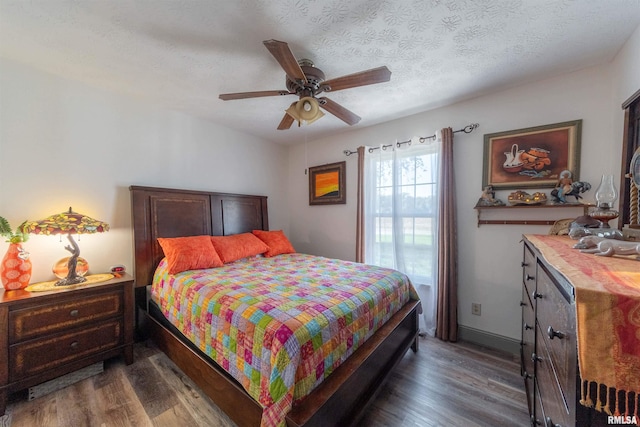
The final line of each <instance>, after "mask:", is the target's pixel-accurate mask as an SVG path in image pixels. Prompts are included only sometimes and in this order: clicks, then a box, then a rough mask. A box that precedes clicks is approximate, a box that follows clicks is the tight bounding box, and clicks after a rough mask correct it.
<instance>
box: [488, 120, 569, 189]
mask: <svg viewBox="0 0 640 427" xmlns="http://www.w3.org/2000/svg"><path fill="white" fill-rule="evenodd" d="M581 133H582V120H573V121H569V122H561V123H554V124H550V125H544V126H536V127H530V128H524V129H516V130H510V131H506V132H498V133H491V134H486V135H485V136H484V156H483V157H484V162H483V172H482V188H485V187H487V186H489V185H490V186H493V188H494V189H522V188H540V187H554V186H555V185H556V183H557V181H558V177H559V176H560V173H561V172H562V171H564V170H568V171H570V172H571V175H572V179H573V180H574V181H578V180H579V173H580V139H581Z"/></svg>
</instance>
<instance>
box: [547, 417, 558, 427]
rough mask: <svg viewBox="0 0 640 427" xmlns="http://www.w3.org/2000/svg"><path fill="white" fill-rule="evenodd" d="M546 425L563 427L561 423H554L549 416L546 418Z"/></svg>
mask: <svg viewBox="0 0 640 427" xmlns="http://www.w3.org/2000/svg"><path fill="white" fill-rule="evenodd" d="M544 425H545V427H562V426H561V425H560V424H554V423H553V421H552V420H551V417H547V418H545V419H544Z"/></svg>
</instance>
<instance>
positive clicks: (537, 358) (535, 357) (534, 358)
mask: <svg viewBox="0 0 640 427" xmlns="http://www.w3.org/2000/svg"><path fill="white" fill-rule="evenodd" d="M531 361H532V362H533V363H536V362H542V357H540V356H538V355H537V354H535V353H531Z"/></svg>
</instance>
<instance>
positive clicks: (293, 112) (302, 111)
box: [285, 96, 324, 126]
mask: <svg viewBox="0 0 640 427" xmlns="http://www.w3.org/2000/svg"><path fill="white" fill-rule="evenodd" d="M285 111H286V113H287V114H288V115H290V116H291V117H293V118H294V119H295V120H297V121H298V126H300V125H301V124H302V122H306V123H307V124H308V125H310V124H311V123H313V122H315V121H316V120H318V119H319V118H321V117H323V116H324V113H323V112H322V110H320V105H319V104H318V100H317V99H315V98H313V97H311V96H305V97H304V98H300V100H299V101H298V102H294V103H293V104H291V105H290V106H289V108H287V109H286V110H285Z"/></svg>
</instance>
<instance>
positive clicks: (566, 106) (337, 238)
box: [289, 31, 640, 339]
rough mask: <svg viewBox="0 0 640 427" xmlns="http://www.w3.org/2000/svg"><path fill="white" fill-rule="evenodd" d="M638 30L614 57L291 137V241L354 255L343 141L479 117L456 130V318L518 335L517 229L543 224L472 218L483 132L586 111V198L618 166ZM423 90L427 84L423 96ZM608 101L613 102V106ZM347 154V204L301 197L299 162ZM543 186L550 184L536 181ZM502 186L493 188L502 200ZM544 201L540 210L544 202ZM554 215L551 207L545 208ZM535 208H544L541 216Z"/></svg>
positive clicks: (390, 136) (371, 141) (570, 213)
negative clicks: (302, 141)
mask: <svg viewBox="0 0 640 427" xmlns="http://www.w3.org/2000/svg"><path fill="white" fill-rule="evenodd" d="M638 33H639V31H636V32H635V34H634V36H633V37H632V40H630V41H629V42H628V43H627V45H626V46H625V48H624V49H623V50H622V51H621V53H620V54H619V55H618V57H617V58H616V60H615V61H614V64H615V65H614V64H607V65H604V66H599V67H593V68H590V69H586V70H581V71H577V72H574V73H570V74H567V75H563V76H560V77H556V78H552V79H547V80H544V81H540V82H535V83H531V84H527V85H523V86H520V87H514V88H511V89H508V90H505V91H502V92H497V93H493V94H490V95H486V96H482V97H479V98H476V99H473V100H470V101H466V102H461V103H459V104H456V105H453V106H450V107H446V108H440V109H437V110H434V111H429V112H426V113H422V114H417V115H414V116H410V117H406V118H402V119H399V120H395V121H392V122H388V123H384V124H382V125H378V126H374V127H370V128H364V129H358V130H351V131H348V132H345V133H343V134H341V135H339V136H337V137H332V138H327V139H323V140H317V141H313V142H312V143H308V144H306V146H305V145H298V146H294V147H291V149H290V152H289V177H290V179H289V198H290V203H291V206H292V209H291V217H290V229H291V234H292V236H291V237H292V241H293V244H294V246H296V248H298V249H299V250H300V251H306V252H310V253H315V254H319V255H324V256H329V257H339V258H345V259H352V260H353V259H354V258H355V213H356V206H355V197H356V194H355V190H356V168H357V159H356V157H357V156H355V155H353V156H350V157H345V156H344V154H342V151H343V150H344V149H352V150H355V149H356V148H357V147H358V146H359V145H367V144H368V145H378V144H380V143H389V142H393V141H395V140H406V139H409V138H411V137H412V136H414V135H418V136H427V135H430V134H432V133H433V132H434V130H436V129H438V128H442V127H448V126H451V127H452V128H453V129H454V130H456V129H459V128H462V127H464V126H465V125H467V124H469V123H472V122H477V123H479V124H480V128H479V129H477V130H476V131H474V132H473V133H472V134H469V135H465V134H460V133H458V134H456V135H455V157H456V160H455V162H456V163H455V167H456V184H457V206H458V218H457V221H458V227H459V229H458V230H459V234H458V237H459V248H460V251H459V258H458V259H459V323H460V324H461V325H464V326H467V327H472V328H476V329H480V330H483V331H486V332H489V333H492V334H496V335H500V336H504V337H510V338H513V339H520V322H521V321H520V316H521V311H520V307H519V304H518V303H519V301H520V298H521V274H522V270H521V267H520V261H521V258H522V247H521V243H520V239H521V235H522V234H526V233H542V234H546V233H547V231H548V229H549V227H548V226H519V225H506V226H504V225H501V226H496V225H485V226H481V227H477V226H476V211H475V210H474V209H473V207H474V205H475V203H476V201H477V199H478V197H479V196H480V192H481V183H482V155H483V135H484V134H487V133H494V132H500V131H506V130H512V129H519V128H526V127H531V126H538V125H545V124H550V123H557V122H563V121H570V120H577V119H582V120H583V127H582V144H581V160H580V162H581V168H580V179H581V180H583V181H588V182H590V183H592V185H593V186H594V188H593V190H592V191H591V192H590V193H587V194H586V196H585V201H587V202H592V201H593V193H594V192H595V188H596V187H597V185H598V183H599V181H600V176H601V175H602V174H605V173H611V174H614V176H619V173H620V152H621V132H620V131H619V130H618V127H621V126H622V124H621V123H622V122H621V118H620V117H621V115H622V111H621V109H620V103H621V102H622V101H623V100H624V99H626V98H627V97H628V96H630V95H631V94H632V93H633V92H634V91H635V90H637V89H638V88H640V82H639V81H638V79H639V78H640V72H639V71H638V68H639V67H638V61H639V59H638V58H639V57H640V55H638V53H639V49H638V45H639V43H640V41H639V39H640V35H639V34H638ZM428 96H429V94H428V93H425V97H428ZM612 105H615V108H613V107H612ZM345 159H346V160H347V204H346V205H334V206H309V205H308V178H307V177H306V176H305V175H304V174H303V171H304V168H305V166H306V165H307V164H308V165H309V166H315V165H320V164H324V163H331V162H336V161H341V160H345ZM543 191H545V192H547V194H548V192H549V189H543ZM508 193H509V191H503V192H500V193H499V194H498V197H499V198H501V199H503V200H505V201H506V198H507V195H508ZM541 211H542V212H541ZM581 214H582V212H581V211H580V210H577V211H576V210H575V209H574V210H566V209H559V210H544V211H543V210H536V212H530V211H524V213H523V214H522V215H523V216H524V215H526V216H527V217H531V219H560V218H567V217H575V216H578V215H581ZM548 215H553V216H552V217H550V218H549V217H547V216H548ZM542 216H545V217H544V218H542ZM472 302H478V303H481V304H482V316H480V317H478V316H474V315H471V303H472Z"/></svg>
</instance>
